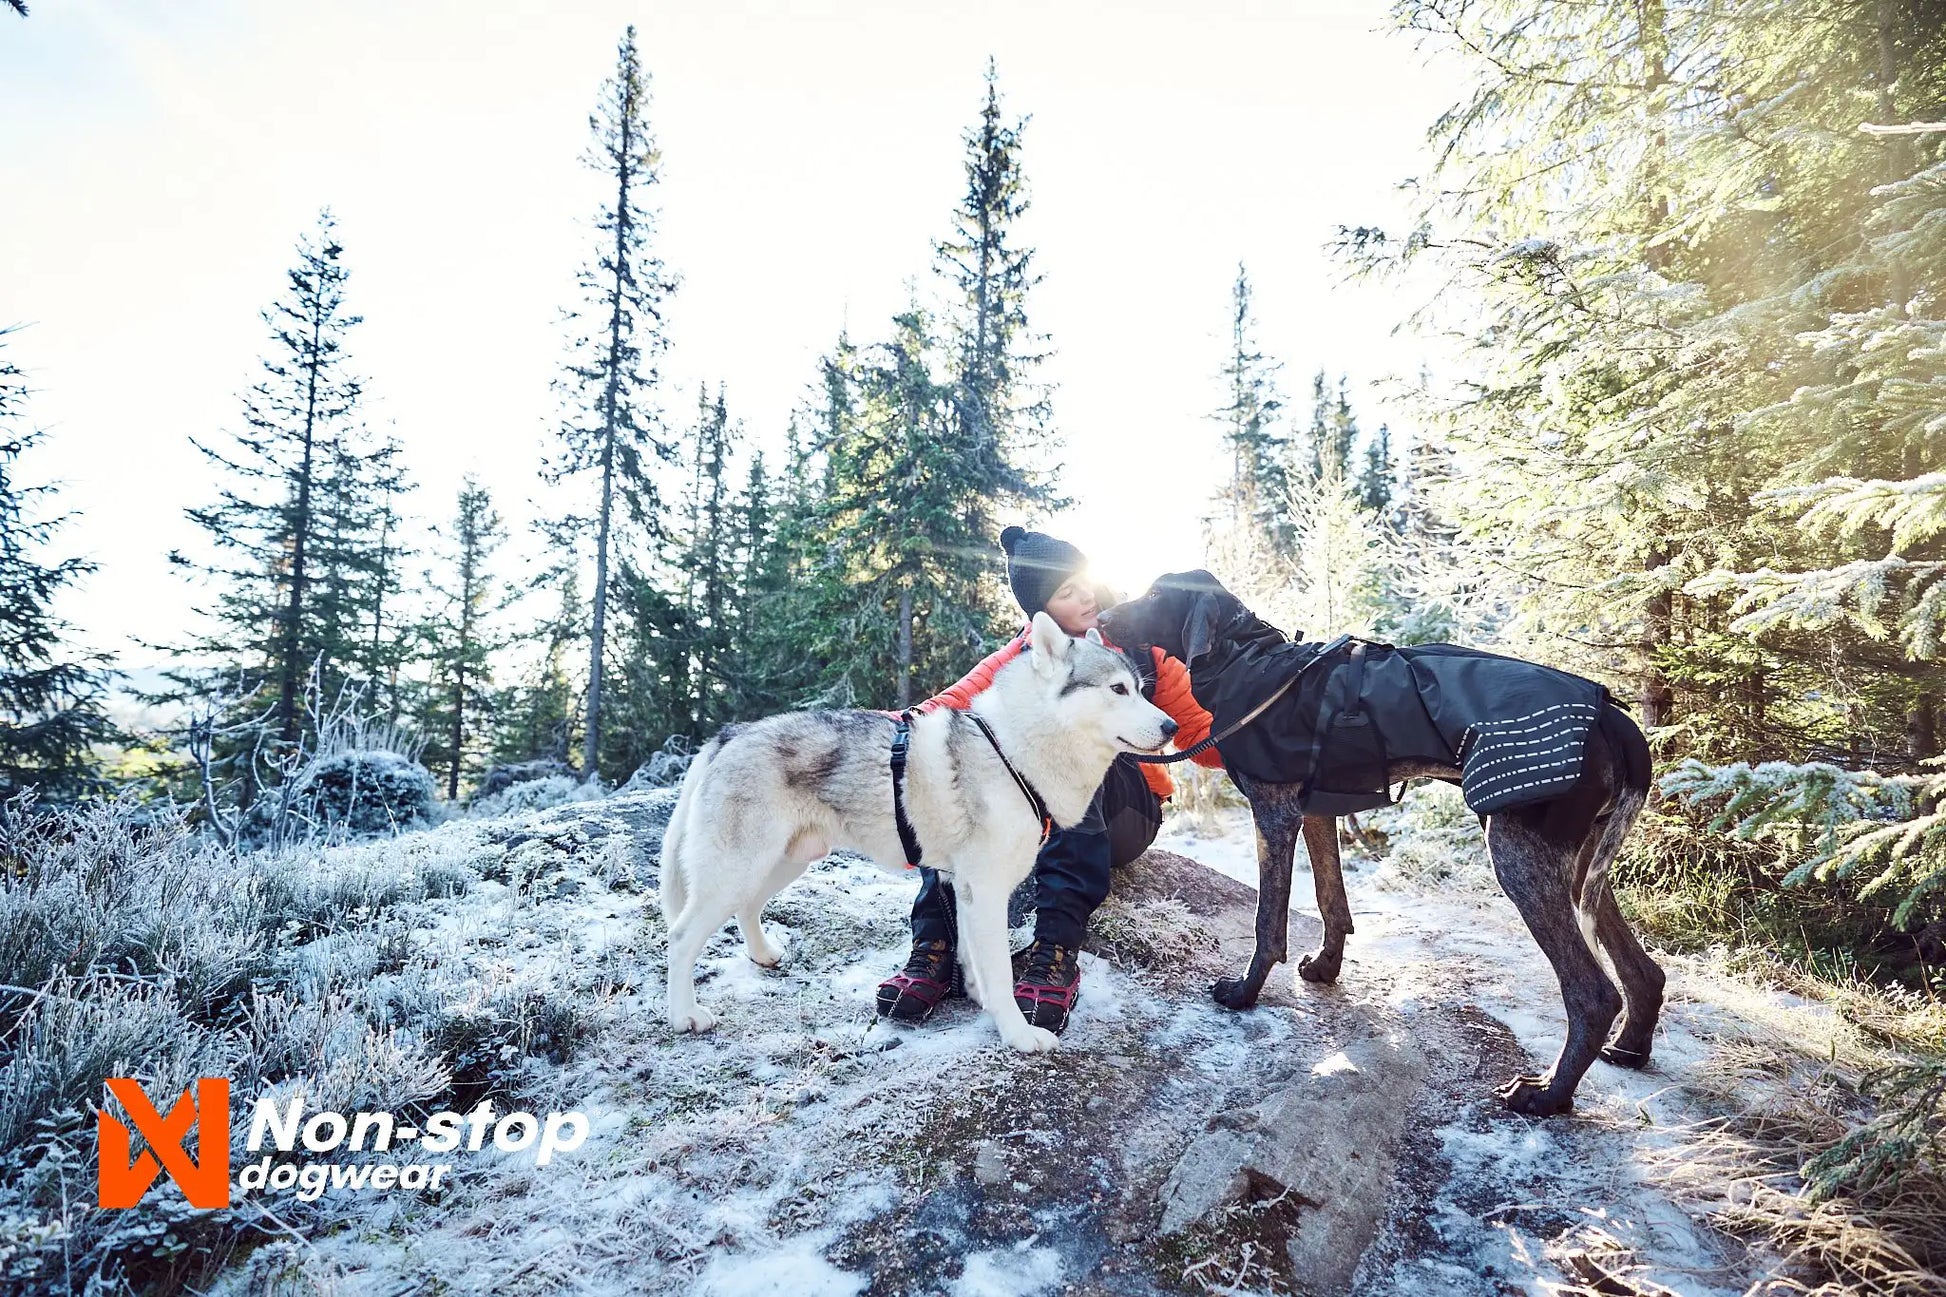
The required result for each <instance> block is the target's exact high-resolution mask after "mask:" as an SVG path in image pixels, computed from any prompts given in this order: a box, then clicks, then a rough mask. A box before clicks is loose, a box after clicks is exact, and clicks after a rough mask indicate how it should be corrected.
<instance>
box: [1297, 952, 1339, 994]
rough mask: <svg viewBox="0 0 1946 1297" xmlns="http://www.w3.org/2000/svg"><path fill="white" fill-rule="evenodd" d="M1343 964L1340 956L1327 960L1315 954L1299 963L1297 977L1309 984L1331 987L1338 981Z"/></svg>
mask: <svg viewBox="0 0 1946 1297" xmlns="http://www.w3.org/2000/svg"><path fill="white" fill-rule="evenodd" d="M1343 962H1344V961H1343V960H1342V959H1341V958H1339V957H1338V956H1335V955H1334V956H1332V957H1330V958H1328V959H1327V958H1326V957H1325V956H1323V955H1321V954H1317V953H1315V952H1314V953H1312V954H1309V955H1305V956H1304V957H1303V958H1301V959H1299V960H1298V961H1297V975H1298V976H1299V977H1301V978H1303V979H1304V980H1305V981H1307V982H1316V983H1318V984H1319V985H1320V986H1329V985H1331V984H1332V983H1333V982H1335V981H1337V980H1338V971H1339V968H1340V966H1341V965H1342V964H1343Z"/></svg>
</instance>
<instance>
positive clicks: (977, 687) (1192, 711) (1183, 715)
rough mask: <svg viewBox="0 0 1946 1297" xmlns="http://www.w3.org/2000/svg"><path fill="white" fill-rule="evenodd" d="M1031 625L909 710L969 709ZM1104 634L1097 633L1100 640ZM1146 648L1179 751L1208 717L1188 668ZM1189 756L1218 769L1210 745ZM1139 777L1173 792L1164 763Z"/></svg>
mask: <svg viewBox="0 0 1946 1297" xmlns="http://www.w3.org/2000/svg"><path fill="white" fill-rule="evenodd" d="M1033 629H1034V628H1033V626H1032V625H1031V624H1030V625H1029V626H1028V627H1027V629H1026V630H1023V631H1021V632H1020V634H1018V635H1016V636H1014V638H1013V640H1012V641H1011V642H1010V643H1008V644H1007V646H1006V647H1004V648H1001V649H997V650H995V651H994V652H992V653H989V654H988V655H987V656H986V657H985V658H983V659H981V661H980V663H979V664H978V665H977V666H975V667H974V668H973V669H972V670H971V671H968V672H967V673H966V675H965V677H964V678H962V679H961V680H960V682H959V683H958V684H956V685H953V686H952V687H951V688H949V689H945V690H942V691H940V692H939V693H936V694H934V695H933V696H932V697H930V698H928V699H926V701H924V702H922V703H920V704H919V705H918V706H916V707H914V708H913V709H912V710H913V711H915V712H929V711H932V710H933V709H935V708H938V707H951V708H953V709H954V710H955V711H965V710H966V709H967V708H968V707H971V706H972V705H973V699H974V697H975V696H976V695H977V694H978V693H979V692H980V691H981V690H982V689H985V688H986V687H987V686H988V685H990V684H992V683H993V677H994V674H995V673H996V672H997V671H999V670H1000V668H1001V667H1003V666H1005V665H1007V663H1009V662H1011V661H1013V659H1014V658H1015V657H1016V656H1018V655H1019V654H1020V653H1021V652H1023V651H1024V650H1025V649H1026V647H1027V639H1028V636H1029V635H1031V634H1032V633H1033ZM1106 638H1107V637H1106V636H1103V639H1104V640H1105V639H1106ZM1110 647H1113V645H1110ZM1149 651H1150V652H1152V653H1154V654H1155V695H1154V697H1153V698H1152V699H1151V701H1153V702H1154V703H1155V705H1156V706H1157V707H1160V708H1161V709H1162V710H1163V711H1165V712H1167V713H1168V714H1169V718H1170V719H1171V720H1173V721H1175V722H1176V725H1177V730H1176V737H1175V740H1174V742H1175V745H1176V749H1177V750H1178V751H1181V750H1182V749H1184V748H1187V747H1189V746H1191V745H1192V744H1195V743H1200V742H1201V741H1202V740H1203V739H1205V738H1207V737H1208V736H1209V731H1210V715H1209V713H1208V712H1206V711H1204V710H1203V709H1202V707H1200V706H1199V705H1198V704H1197V702H1196V698H1195V695H1193V694H1191V693H1190V692H1189V668H1188V667H1186V666H1184V665H1183V664H1182V663H1181V662H1180V661H1178V660H1177V659H1175V658H1172V657H1170V656H1169V655H1168V654H1167V653H1164V652H1163V651H1162V650H1161V649H1159V648H1153V647H1152V648H1151V649H1150V650H1149ZM1190 760H1191V761H1194V762H1195V763H1196V764H1197V765H1199V766H1208V767H1209V768H1210V769H1212V770H1221V769H1222V768H1223V758H1222V757H1220V756H1218V755H1217V752H1216V749H1215V748H1211V749H1209V750H1208V751H1207V752H1201V753H1198V754H1197V755H1196V756H1193V757H1191V758H1190ZM1142 777H1143V778H1144V779H1146V780H1148V781H1149V790H1150V791H1151V792H1153V793H1154V794H1155V795H1156V796H1157V797H1168V796H1170V795H1171V794H1173V793H1174V792H1175V791H1176V781H1175V780H1173V779H1171V778H1170V777H1169V767H1168V766H1158V765H1144V766H1143V767H1142Z"/></svg>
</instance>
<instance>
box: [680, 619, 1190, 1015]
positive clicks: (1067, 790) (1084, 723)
mask: <svg viewBox="0 0 1946 1297" xmlns="http://www.w3.org/2000/svg"><path fill="white" fill-rule="evenodd" d="M972 712H973V715H971V716H969V715H968V714H967V713H965V712H960V711H954V710H952V709H949V708H941V709H939V710H937V711H934V712H931V713H929V714H927V715H924V716H919V717H915V718H914V719H913V721H912V732H911V749H910V754H909V757H908V759H907V765H906V773H905V778H904V780H903V781H901V782H900V783H899V786H898V789H897V792H896V794H895V792H894V787H893V775H892V765H891V758H892V748H893V737H894V734H895V733H896V729H897V722H896V721H895V720H894V719H893V718H892V717H891V716H890V715H887V714H886V713H883V712H868V711H823V712H786V713H784V714H782V715H778V716H771V717H768V718H767V719H764V720H761V721H754V722H751V723H750V724H747V725H728V726H725V727H724V729H723V731H722V732H721V733H719V734H718V735H717V736H716V737H715V738H713V739H711V740H710V741H709V743H707V744H706V745H705V746H704V747H703V750H702V751H701V752H699V753H697V754H696V758H695V760H694V761H693V762H692V763H691V764H690V767H689V773H688V774H687V775H686V776H685V777H684V778H683V781H682V791H681V793H680V794H678V796H677V798H676V807H675V810H674V811H673V812H672V813H671V815H670V817H669V827H668V830H667V832H666V833H665V834H664V836H663V839H662V912H663V914H664V915H665V916H666V917H667V918H668V920H669V1023H670V1025H671V1026H673V1027H675V1028H676V1029H677V1030H678V1031H707V1030H708V1029H709V1028H710V1027H712V1026H714V1025H715V1023H716V1017H715V1015H714V1014H712V1013H710V1012H709V1011H708V1010H707V1009H704V1008H701V1007H699V1006H698V1005H697V1003H696V981H695V972H696V956H697V955H698V954H699V953H700V952H701V951H702V948H703V943H704V942H705V941H707V940H708V939H709V937H710V935H711V934H712V933H714V932H715V931H716V930H717V929H718V928H719V927H721V926H722V925H723V923H724V922H725V921H726V920H728V919H729V918H730V917H731V916H732V915H734V916H735V917H736V921H737V928H738V929H739V930H740V931H741V932H742V934H743V943H744V951H745V953H747V954H748V955H749V956H750V958H751V959H752V960H754V961H756V962H757V963H759V964H761V965H763V966H764V967H766V968H774V967H776V965H777V963H778V961H779V960H780V959H781V958H782V953H781V952H780V951H779V950H778V949H777V947H776V946H774V945H772V944H771V942H770V938H769V937H767V936H766V935H765V934H764V930H763V924H762V923H761V922H760V921H759V916H760V915H761V914H762V912H763V908H764V903H765V902H766V901H768V900H769V899H770V898H771V897H772V896H775V895H776V894H777V893H778V892H779V891H781V890H783V888H784V887H785V885H786V884H788V883H790V882H791V880H792V879H795V878H797V877H798V876H799V875H800V874H802V873H803V872H804V870H805V869H806V867H807V866H809V865H810V863H811V862H812V861H814V860H817V859H819V858H820V857H822V856H824V855H826V854H827V853H829V852H830V851H832V850H833V849H835V848H838V847H847V848H850V849H851V850H854V851H858V852H860V853H862V854H864V855H866V856H869V857H871V859H872V860H873V861H874V862H875V863H877V864H878V865H879V866H881V867H882V868H885V869H888V870H894V871H897V870H903V869H907V868H910V867H911V865H912V864H913V863H917V862H912V861H908V860H907V857H906V851H905V849H904V847H903V846H902V845H901V835H900V831H899V824H898V816H897V812H896V811H895V810H894V798H895V796H896V797H897V798H899V799H900V800H902V802H903V809H904V812H905V816H906V819H907V820H908V822H909V824H910V826H911V828H912V830H913V833H914V835H915V836H916V838H917V841H918V845H919V849H920V853H921V854H922V855H923V857H924V861H925V864H926V865H928V866H929V867H931V868H933V869H937V870H939V871H940V872H941V873H943V874H945V875H946V876H947V877H948V878H950V879H951V880H952V884H953V891H954V894H955V897H956V899H957V900H958V902H959V904H958V911H959V950H960V955H961V959H962V961H963V962H964V964H965V966H966V971H967V987H968V990H969V991H970V992H971V993H972V994H973V996H974V997H975V998H976V999H978V1000H979V1002H980V1004H981V1005H982V1006H983V1007H984V1008H985V1009H986V1011H987V1012H988V1013H990V1014H992V1015H993V1020H994V1024H995V1025H996V1026H998V1027H999V1028H1000V1036H1001V1039H1003V1040H1004V1041H1005V1042H1006V1043H1007V1044H1009V1045H1011V1046H1013V1047H1014V1048H1015V1049H1019V1050H1024V1051H1030V1052H1031V1051H1037V1050H1049V1049H1053V1048H1054V1047H1055V1044H1056V1041H1057V1037H1056V1036H1055V1035H1054V1033H1053V1032H1051V1031H1048V1030H1046V1029H1045V1028H1042V1027H1036V1026H1032V1025H1030V1024H1029V1023H1028V1021H1027V1019H1026V1018H1025V1017H1023V1016H1022V1015H1021V1012H1020V1007H1019V1006H1018V1005H1017V1004H1015V1003H1014V998H1013V977H1012V972H1013V969H1012V964H1011V963H1010V961H1009V959H1008V955H1007V898H1008V897H1009V896H1010V895H1012V893H1013V890H1014V888H1015V887H1017V886H1019V884H1020V883H1021V881H1022V880H1023V879H1025V878H1026V877H1027V875H1028V874H1029V873H1030V872H1031V871H1032V870H1033V867H1034V858H1035V856H1036V854H1037V853H1038V852H1039V850H1040V845H1041V843H1042V842H1044V841H1045V840H1046V836H1047V834H1048V832H1050V831H1051V829H1052V828H1054V827H1060V828H1068V827H1071V826H1072V825H1074V824H1076V823H1078V822H1079V821H1080V820H1081V818H1082V817H1083V816H1084V815H1086V814H1087V811H1088V805H1089V803H1090V802H1091V801H1092V800H1093V799H1094V794H1095V789H1096V788H1097V787H1099V786H1100V784H1101V781H1102V780H1103V779H1104V778H1105V777H1106V776H1107V774H1108V767H1109V766H1110V765H1111V764H1112V763H1113V762H1114V760H1115V757H1116V756H1117V755H1118V754H1119V753H1122V752H1158V751H1160V750H1161V748H1162V745H1163V744H1165V743H1167V742H1168V741H1169V739H1170V737H1171V736H1173V735H1174V734H1175V732H1176V723H1175V722H1174V721H1173V720H1171V719H1170V718H1169V717H1168V716H1167V715H1166V714H1165V713H1164V712H1162V711H1161V710H1160V709H1159V708H1157V707H1155V706H1153V705H1151V704H1150V703H1149V702H1148V700H1147V699H1145V698H1143V697H1142V690H1141V686H1140V684H1139V683H1138V681H1137V680H1136V677H1135V673H1134V672H1133V671H1132V670H1131V669H1130V668H1129V663H1128V659H1127V658H1125V657H1123V656H1122V655H1121V654H1120V653H1118V652H1116V651H1115V650H1114V649H1111V648H1108V647H1107V646H1106V645H1104V644H1103V643H1102V641H1101V637H1100V636H1099V635H1097V634H1095V633H1094V632H1093V631H1090V632H1089V633H1088V636H1087V638H1086V639H1084V640H1074V639H1070V638H1069V637H1068V636H1067V634H1066V633H1065V632H1063V631H1062V630H1061V628H1060V626H1059V625H1057V624H1056V623H1055V621H1054V619H1053V618H1052V617H1049V616H1048V615H1047V614H1046V613H1044V612H1042V613H1036V614H1034V625H1033V632H1032V634H1031V635H1030V636H1029V642H1028V645H1027V647H1026V651H1024V652H1022V653H1021V655H1020V656H1019V657H1018V658H1016V659H1014V660H1013V661H1012V662H1009V663H1008V664H1007V665H1006V666H1004V667H1002V668H1001V669H1000V672H999V674H998V675H996V676H995V677H994V680H993V684H992V685H991V686H990V687H989V688H987V689H985V690H984V691H982V692H981V693H980V695H979V697H978V698H976V699H975V700H974V702H973V707H972ZM976 717H977V718H978V719H975V718H976ZM981 721H984V722H985V725H986V728H987V731H989V732H990V733H991V736H992V737H991V739H989V737H988V733H983V732H982V729H981V725H980V722H981ZM1036 796H1038V799H1039V801H1040V802H1041V803H1043V804H1044V805H1045V808H1046V817H1047V818H1046V820H1043V818H1042V815H1041V812H1040V811H1039V810H1038V809H1036V807H1035V804H1034V798H1035V797H1036ZM1049 821H1051V823H1050V822H1049Z"/></svg>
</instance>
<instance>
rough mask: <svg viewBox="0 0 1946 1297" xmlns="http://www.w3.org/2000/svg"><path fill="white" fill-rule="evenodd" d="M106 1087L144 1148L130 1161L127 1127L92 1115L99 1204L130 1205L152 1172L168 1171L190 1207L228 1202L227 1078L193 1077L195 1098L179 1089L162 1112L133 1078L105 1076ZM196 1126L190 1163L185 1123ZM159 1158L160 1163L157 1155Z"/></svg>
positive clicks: (148, 1182)
mask: <svg viewBox="0 0 1946 1297" xmlns="http://www.w3.org/2000/svg"><path fill="white" fill-rule="evenodd" d="M106 1079H107V1083H108V1089H109V1091H110V1092H111V1093H112V1094H113V1095H114V1096H115V1097H116V1098H117V1099H120V1100H121V1101H122V1110H123V1111H125V1112H126V1113H128V1116H129V1120H131V1121H133V1122H134V1123H135V1128H136V1129H137V1130H139V1131H141V1132H142V1138H144V1139H146V1140H147V1141H148V1142H149V1146H148V1147H147V1148H145V1149H143V1150H142V1156H141V1157H139V1158H135V1159H134V1160H133V1161H131V1160H130V1152H129V1150H130V1148H131V1147H132V1144H131V1140H130V1136H129V1129H128V1127H127V1126H124V1125H122V1123H121V1122H119V1121H117V1120H116V1119H115V1118H113V1117H111V1116H109V1115H108V1111H107V1109H105V1108H104V1109H103V1110H102V1111H101V1112H99V1113H98V1114H97V1116H98V1117H99V1119H100V1120H99V1121H98V1122H97V1123H96V1127H95V1129H96V1135H97V1138H98V1141H99V1147H98V1149H97V1154H98V1157H97V1160H98V1161H99V1162H100V1163H101V1177H100V1181H99V1183H98V1185H97V1193H98V1197H99V1199H100V1205H101V1206H103V1207H133V1206H134V1205H135V1204H136V1203H138V1202H140V1201H142V1195H143V1194H144V1193H146V1192H147V1191H148V1188H149V1186H150V1185H151V1184H154V1183H155V1178H156V1176H157V1175H159V1174H161V1172H162V1171H163V1169H164V1168H167V1169H168V1172H169V1178H170V1179H171V1180H174V1181H175V1182H176V1184H177V1185H178V1186H179V1187H180V1188H181V1189H182V1192H183V1196H184V1197H186V1198H188V1199H189V1205H190V1206H192V1207H227V1206H229V1205H230V1081H229V1078H228V1077H220V1076H203V1077H198V1078H197V1079H196V1099H195V1101H194V1102H193V1103H192V1102H191V1101H190V1098H189V1091H188V1090H184V1091H183V1092H182V1097H181V1098H179V1099H177V1100H176V1106H175V1107H173V1108H171V1109H169V1115H168V1116H167V1117H165V1116H163V1115H162V1114H161V1113H160V1112H158V1111H156V1107H155V1105H154V1104H152V1103H150V1102H149V1096H148V1095H146V1094H144V1093H143V1092H142V1087H141V1086H140V1085H139V1084H137V1083H136V1082H135V1081H134V1079H133V1078H130V1077H126V1076H111V1077H108V1078H106ZM192 1123H194V1125H195V1126H196V1160H195V1161H194V1162H191V1161H190V1160H189V1154H188V1152H187V1151H186V1150H185V1149H184V1147H183V1141H184V1139H185V1137H187V1136H188V1134H189V1127H190V1125H191V1124H192ZM158 1158H160V1159H161V1160H160V1161H157V1159H158Z"/></svg>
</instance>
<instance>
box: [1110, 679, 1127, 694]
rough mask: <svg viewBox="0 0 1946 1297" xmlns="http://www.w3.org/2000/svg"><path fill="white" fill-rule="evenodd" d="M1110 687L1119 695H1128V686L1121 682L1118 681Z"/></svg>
mask: <svg viewBox="0 0 1946 1297" xmlns="http://www.w3.org/2000/svg"><path fill="white" fill-rule="evenodd" d="M1108 687H1109V688H1110V689H1113V690H1114V691H1115V692H1116V693H1118V694H1126V693H1127V692H1128V686H1127V685H1125V684H1122V683H1121V682H1120V681H1117V682H1116V683H1114V684H1112V685H1109V686H1108Z"/></svg>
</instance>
